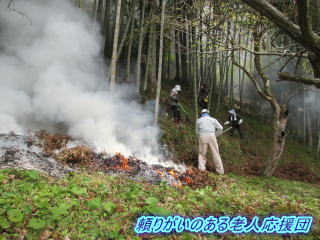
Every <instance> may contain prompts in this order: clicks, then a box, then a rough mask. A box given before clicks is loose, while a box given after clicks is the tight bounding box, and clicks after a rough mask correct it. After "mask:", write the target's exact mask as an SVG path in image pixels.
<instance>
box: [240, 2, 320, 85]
mask: <svg viewBox="0 0 320 240" xmlns="http://www.w3.org/2000/svg"><path fill="white" fill-rule="evenodd" d="M241 1H242V2H244V3H246V4H247V5H249V6H250V7H252V8H253V9H255V10H256V11H257V12H259V13H260V14H262V15H263V16H265V17H267V18H268V19H269V20H270V21H271V22H273V23H274V24H275V25H277V26H278V27H279V28H280V29H282V30H283V31H284V32H285V33H286V34H288V35H289V36H290V37H291V38H292V39H294V40H295V41H296V42H298V43H300V44H301V45H302V46H303V47H304V48H306V49H307V50H308V51H309V52H308V57H309V61H310V63H311V65H312V68H313V72H314V78H310V77H302V76H296V75H292V74H290V73H283V72H280V73H279V78H280V81H292V82H300V83H303V84H307V85H314V86H316V87H317V88H320V37H319V36H318V35H317V34H316V33H315V32H314V31H313V26H312V16H311V11H310V3H311V0H296V7H297V10H298V11H297V12H298V19H299V21H298V23H297V24H296V23H294V22H293V21H292V20H291V19H290V18H289V17H287V16H286V15H285V14H284V13H282V12H281V11H280V10H278V9H277V8H276V7H274V6H273V5H272V4H271V3H270V2H269V1H267V0H241ZM314 1H316V0H314Z"/></svg>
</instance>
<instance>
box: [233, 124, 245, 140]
mask: <svg viewBox="0 0 320 240" xmlns="http://www.w3.org/2000/svg"><path fill="white" fill-rule="evenodd" d="M234 130H238V132H239V136H240V138H241V139H243V133H242V130H241V126H240V125H237V124H235V125H232V129H231V132H230V133H231V136H234Z"/></svg>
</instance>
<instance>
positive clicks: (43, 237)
mask: <svg viewBox="0 0 320 240" xmlns="http://www.w3.org/2000/svg"><path fill="white" fill-rule="evenodd" d="M51 234H52V232H50V231H49V230H45V231H43V232H42V234H41V235H40V237H39V240H46V239H48V238H49V237H50V236H51Z"/></svg>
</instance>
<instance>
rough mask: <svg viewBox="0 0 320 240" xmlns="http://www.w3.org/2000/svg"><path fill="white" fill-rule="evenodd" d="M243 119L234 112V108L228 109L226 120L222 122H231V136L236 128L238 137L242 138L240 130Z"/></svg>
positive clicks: (226, 123)
mask: <svg viewBox="0 0 320 240" xmlns="http://www.w3.org/2000/svg"><path fill="white" fill-rule="evenodd" d="M242 122H243V120H242V117H241V116H240V115H239V114H237V113H236V111H235V110H234V109H231V110H230V111H229V118H228V121H227V122H225V123H224V125H228V124H231V127H232V128H231V136H234V130H238V132H239V135H240V138H241V139H243V133H242V130H241V124H242Z"/></svg>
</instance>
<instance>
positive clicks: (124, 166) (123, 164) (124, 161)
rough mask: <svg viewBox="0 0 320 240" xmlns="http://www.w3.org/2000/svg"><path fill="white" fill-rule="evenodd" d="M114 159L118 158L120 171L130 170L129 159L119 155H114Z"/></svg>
mask: <svg viewBox="0 0 320 240" xmlns="http://www.w3.org/2000/svg"><path fill="white" fill-rule="evenodd" d="M116 157H117V158H119V160H120V161H121V166H120V168H121V169H125V170H130V169H131V168H130V167H129V164H128V163H129V159H128V158H126V157H125V156H123V155H122V154H121V153H116Z"/></svg>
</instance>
